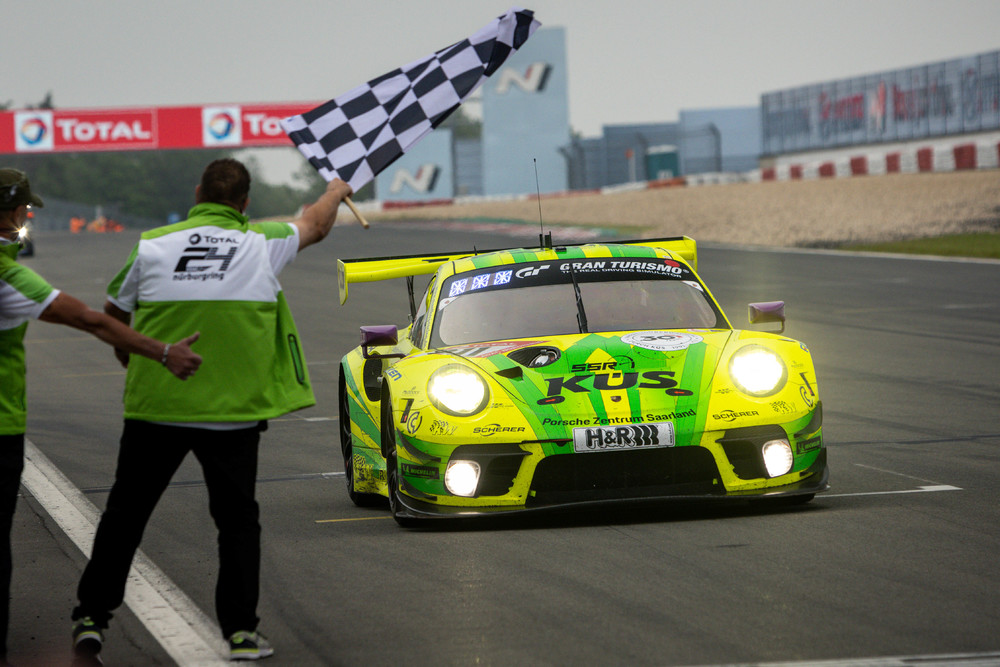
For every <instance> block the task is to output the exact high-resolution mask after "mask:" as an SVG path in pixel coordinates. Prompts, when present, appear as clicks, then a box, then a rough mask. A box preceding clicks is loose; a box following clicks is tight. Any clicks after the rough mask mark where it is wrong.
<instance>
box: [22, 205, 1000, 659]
mask: <svg viewBox="0 0 1000 667" xmlns="http://www.w3.org/2000/svg"><path fill="white" fill-rule="evenodd" d="M536 231H537V230H533V229H530V228H529V229H528V230H526V232H527V235H526V236H521V237H519V238H517V237H511V236H510V235H503V234H495V233H489V234H486V233H482V232H474V231H469V230H467V229H463V228H462V226H461V225H457V226H456V225H449V226H448V227H433V226H428V225H421V226H414V225H410V226H407V225H404V224H400V223H394V224H389V223H386V224H377V223H376V224H375V225H373V227H372V228H371V229H370V230H368V231H364V230H361V229H360V228H359V227H357V226H356V225H353V224H350V225H346V226H343V227H341V226H337V227H335V229H334V231H333V233H332V235H331V237H330V238H328V239H327V240H326V241H325V242H324V243H323V244H321V245H320V246H317V247H315V248H311V249H309V250H307V251H306V252H305V253H304V254H303V255H301V256H300V257H299V258H298V259H297V260H296V262H295V264H293V265H292V266H291V267H289V269H287V270H286V272H285V273H284V274H283V276H282V283H283V285H284V286H285V289H286V293H287V294H288V296H289V301H290V302H291V305H292V309H293V312H295V313H296V317H297V320H298V324H299V328H300V331H301V333H302V335H303V338H304V344H305V348H306V353H307V357H308V360H309V370H310V373H311V376H312V380H313V383H314V385H315V389H316V394H317V399H318V404H317V405H316V406H315V407H313V408H310V409H308V410H304V411H302V412H300V413H296V414H293V415H289V416H287V417H285V418H282V419H278V420H274V421H272V422H271V424H270V429H269V431H268V432H267V433H265V434H264V438H263V444H262V448H261V464H260V473H259V484H258V490H259V500H260V503H261V509H262V524H263V528H264V537H263V550H264V553H263V564H262V570H263V576H262V579H263V585H262V591H261V601H260V607H259V613H260V615H261V617H262V619H263V620H262V623H261V630H262V631H263V632H265V633H266V634H267V635H268V636H269V637H270V638H271V640H272V643H273V644H274V645H275V648H276V654H275V656H274V657H273V658H270V659H269V660H268V661H267V663H266V664H268V665H271V666H273V667H276V666H278V665H296V666H298V665H386V666H388V665H396V664H404V663H405V664H409V665H472V664H478V665H514V664H516V665H570V664H573V665H609V664H631V665H709V664H713V665H714V664H732V663H772V662H781V661H797V662H801V663H811V662H816V661H832V660H836V661H840V662H839V664H845V663H846V662H847V661H851V660H853V661H856V664H860V663H858V662H857V661H859V660H861V659H863V658H874V659H877V660H876V661H875V662H869V663H865V664H913V663H915V662H920V663H921V664H927V663H934V664H955V663H962V662H975V664H996V663H997V662H1000V638H998V631H1000V605H998V602H1000V593H998V592H1000V567H997V562H998V560H997V554H998V553H1000V509H998V508H1000V503H998V500H1000V491H998V483H997V476H998V473H997V471H998V470H1000V423H998V420H997V415H998V409H997V406H998V404H1000V384H998V381H997V372H998V370H1000V337H998V335H997V334H998V332H1000V263H992V262H960V261H936V260H931V259H896V258H885V257H875V256H858V255H847V254H845V255H841V254H835V253H822V252H802V251H781V250H777V251H774V250H766V249H755V250H746V249H737V248H723V247H719V246H707V245H705V246H703V247H702V248H701V251H700V254H699V264H700V266H699V268H700V272H701V274H702V276H703V277H704V278H705V280H706V282H707V283H708V284H709V286H710V287H711V288H712V289H713V290H714V292H715V294H716V297H717V298H718V299H719V300H720V301H721V303H722V305H723V307H724V309H725V310H726V311H727V313H728V314H729V316H730V319H731V320H732V321H733V323H734V325H736V326H743V325H745V322H746V314H745V313H746V303H747V302H750V301H763V300H773V299H784V300H785V301H786V302H787V312H788V316H789V324H788V329H787V334H788V335H790V336H792V337H795V338H798V339H800V340H803V341H805V342H807V343H808V345H809V346H810V348H811V350H812V352H813V355H814V358H815V361H816V365H817V373H818V376H819V381H820V392H821V396H822V399H823V402H824V407H825V410H824V413H825V418H826V419H825V424H824V426H825V428H824V432H825V435H826V444H827V446H828V447H829V459H830V466H831V471H832V475H831V483H832V489H831V490H830V491H829V492H828V493H826V494H823V495H821V496H819V497H817V498H816V499H815V500H814V501H813V502H812V503H810V504H809V505H806V506H803V507H798V508H791V509H775V508H769V509H768V508H760V507H755V506H749V505H735V506H734V505H728V504H727V505H710V506H705V505H689V504H684V505H678V504H672V505H667V506H658V507H651V508H643V509H641V510H634V509H632V510H627V511H621V510H607V511H599V512H587V513H580V514H570V515H567V516H547V517H534V518H530V519H511V520H503V521H493V522H490V523H483V524H472V525H465V526H459V527H454V528H447V529H433V530H405V529H402V528H399V527H398V526H397V525H396V524H395V522H394V521H392V519H391V518H389V516H388V513H387V512H386V511H385V510H381V509H358V508H355V507H354V506H353V505H352V504H351V503H350V501H349V500H348V498H347V495H346V493H345V491H344V480H343V477H342V474H341V473H342V471H343V465H342V462H341V460H340V458H339V454H338V448H337V428H338V422H337V402H336V391H337V386H336V383H337V364H338V361H339V359H340V356H341V355H342V354H343V353H344V352H345V351H346V350H348V349H349V348H351V347H353V346H354V345H356V344H357V342H358V338H359V336H358V326H359V325H362V324H381V323H389V322H393V323H396V324H400V325H402V324H405V315H404V313H405V303H406V300H405V290H404V289H403V287H402V283H401V281H400V282H390V283H383V284H368V285H360V286H357V287H356V288H352V294H351V299H350V300H349V301H348V304H347V305H346V306H344V307H340V306H339V305H338V298H337V288H336V263H335V259H336V258H337V257H364V256H383V255H393V254H408V253H414V252H421V251H434V252H439V251H449V250H465V249H469V248H471V247H473V245H475V246H476V247H478V248H480V249H482V248H496V247H509V246H513V245H522V244H534V243H536V242H537V234H536V233H535V232H536ZM555 237H556V241H557V242H558V241H559V240H560V237H559V233H558V232H556V234H555ZM135 240H136V234H135V233H134V232H125V233H122V234H118V235H106V236H105V235H80V236H73V235H70V234H68V233H57V232H50V233H48V234H42V235H40V236H39V237H38V243H37V255H36V257H34V258H31V259H28V260H26V262H27V263H28V264H29V265H31V266H33V267H35V268H36V269H37V270H38V271H39V272H41V273H42V274H43V275H45V276H46V277H47V278H48V279H49V280H50V281H51V282H52V283H54V284H55V285H57V286H59V287H61V288H63V289H66V290H67V291H69V292H70V293H71V294H73V295H75V296H77V297H79V298H82V299H83V300H85V301H86V302H87V303H89V304H91V305H92V306H95V307H100V305H101V304H102V303H103V294H104V288H105V286H106V284H107V282H108V280H109V279H110V278H111V277H112V276H113V275H114V273H115V272H116V271H117V269H118V268H119V267H120V266H121V264H122V263H123V262H124V260H125V257H126V255H127V254H128V252H129V250H130V249H131V246H132V244H133V243H134V242H135ZM234 344H238V341H234ZM28 363H29V406H30V412H31V416H30V418H29V428H28V439H29V440H30V441H31V443H33V445H34V446H35V447H37V450H38V451H39V452H41V454H42V455H43V457H44V460H41V459H40V460H39V462H40V463H44V462H45V461H47V462H50V463H51V465H52V466H53V468H54V469H55V470H57V471H59V472H60V473H61V474H62V475H64V476H65V479H66V480H67V483H68V484H69V485H70V487H71V489H78V490H79V491H80V492H82V494H81V495H80V497H82V498H84V499H85V500H86V501H87V502H88V503H91V504H92V506H93V507H94V508H100V507H102V506H103V503H104V502H105V500H106V498H107V491H108V489H109V487H110V485H111V483H112V480H113V472H114V466H115V458H116V453H117V439H118V437H119V434H120V430H121V391H122V386H123V381H124V374H123V371H122V370H121V369H120V368H119V367H118V366H117V365H116V363H115V361H114V359H113V357H112V355H111V351H110V350H109V349H108V348H106V347H105V346H103V345H102V344H100V343H98V342H97V341H96V340H94V339H92V338H90V337H88V336H86V335H84V334H82V333H80V332H77V331H74V330H71V329H67V328H65V327H57V326H54V325H50V324H44V323H34V324H32V325H31V327H29V335H28ZM206 363H210V360H206ZM234 390H238V388H234ZM31 468H32V471H35V470H36V469H37V466H35V465H34V464H32V466H31ZM52 504H53V503H52V502H51V500H47V501H44V502H43V501H42V500H39V499H38V498H35V497H34V496H33V495H32V494H31V493H30V492H28V491H26V490H25V492H24V493H23V495H22V498H21V499H20V502H19V505H18V514H17V517H16V521H15V527H14V534H13V539H14V545H15V547H14V549H15V574H14V588H13V600H12V615H13V618H12V621H11V633H10V658H11V660H12V662H13V663H14V664H16V665H22V666H24V665H53V664H56V665H58V664H69V662H70V651H69V625H70V624H69V613H70V609H71V607H72V605H73V603H74V598H75V596H74V590H75V585H76V581H77V578H78V576H79V573H80V570H81V568H82V566H83V564H84V563H85V555H84V553H82V552H81V550H80V548H79V547H78V546H76V542H74V539H75V538H73V537H72V536H70V535H68V534H67V533H66V532H65V531H64V530H63V529H62V528H61V527H60V524H59V523H57V521H56V519H54V518H53V516H52V514H51V513H55V514H59V513H60V512H61V510H62V509H65V507H66V505H67V504H66V503H60V502H55V503H54V504H55V506H56V507H55V509H51V505H52ZM50 512H51V513H50ZM214 545H215V531H214V527H213V526H212V524H211V519H210V518H209V515H208V510H207V501H206V493H205V489H204V486H203V485H202V483H201V472H200V470H199V469H198V467H197V464H196V463H195V462H194V461H193V458H191V457H189V460H188V461H186V462H185V463H184V465H183V466H182V468H181V470H180V471H179V472H178V474H177V475H176V477H175V478H174V484H173V485H172V486H171V488H169V489H168V491H167V492H166V494H165V496H164V498H163V499H162V500H161V502H160V504H159V507H158V508H157V511H156V513H155V514H154V516H153V520H152V522H151V523H150V525H149V528H148V529H147V532H146V535H145V538H144V541H143V545H142V552H143V553H144V554H145V556H146V558H147V559H148V563H149V564H151V565H152V567H153V570H152V572H153V574H152V575H150V576H148V577H146V579H143V581H145V582H146V583H147V584H149V585H151V586H152V587H153V588H154V589H159V590H166V592H167V594H169V595H173V594H176V595H178V596H179V597H181V598H183V599H186V600H189V601H190V604H191V605H192V607H193V617H194V618H195V624H197V622H198V619H201V620H202V621H204V624H203V627H201V628H199V629H198V632H200V633H201V634H202V635H204V634H205V633H206V632H207V633H208V635H209V636H210V635H211V632H213V631H214V628H213V627H212V622H213V621H212V620H211V619H214V607H213V587H214V578H215V572H216V556H215V546H214ZM140 583H141V582H140ZM172 586H175V588H173V587H172ZM136 587H139V584H138V583H137V584H135V585H133V584H132V583H130V590H131V589H132V588H136ZM144 604H145V605H148V604H150V603H148V602H141V603H137V607H142V606H143V605H144ZM153 606H154V607H155V604H154V605H153ZM161 611H162V610H161V609H159V608H157V609H154V610H153V611H152V613H151V612H150V610H149V609H148V608H147V609H141V608H140V609H138V610H132V609H127V608H125V607H123V608H122V609H120V610H119V613H118V614H117V615H116V617H115V619H114V620H113V621H112V628H111V630H110V631H109V633H108V638H107V645H106V648H105V651H104V659H105V664H108V665H161V664H166V665H169V664H174V663H175V662H178V661H179V662H181V663H184V664H218V660H219V659H220V658H219V657H218V656H217V655H215V654H212V655H210V656H209V657H208V658H207V659H202V658H195V657H191V655H192V654H190V653H184V652H183V651H182V652H180V653H174V652H170V651H172V650H173V649H170V650H168V649H166V648H163V646H161V640H160V639H158V638H157V637H156V636H154V631H150V630H147V627H148V625H149V624H148V623H147V622H146V621H145V620H142V619H143V618H148V617H150V615H152V616H153V617H156V616H158V615H159V616H162V615H163V614H161V613H160V612H161ZM190 617H192V612H191V610H188V615H187V617H186V618H190ZM154 625H155V624H154ZM167 627H168V628H170V627H171V626H170V622H169V620H168V622H167ZM155 632H157V633H159V632H161V630H156V631H155ZM168 633H169V630H168ZM196 634H197V633H196ZM164 641H166V643H167V644H168V645H169V637H168V638H167V639H166V640H164ZM207 641H208V643H209V644H210V645H211V647H212V650H211V651H210V653H212V651H214V650H215V649H219V648H221V643H219V641H218V639H216V638H210V639H208V640H207ZM178 656H180V657H178ZM900 656H902V658H900ZM963 656H964V657H963Z"/></svg>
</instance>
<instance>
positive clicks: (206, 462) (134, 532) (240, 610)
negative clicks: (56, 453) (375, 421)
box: [73, 420, 266, 637]
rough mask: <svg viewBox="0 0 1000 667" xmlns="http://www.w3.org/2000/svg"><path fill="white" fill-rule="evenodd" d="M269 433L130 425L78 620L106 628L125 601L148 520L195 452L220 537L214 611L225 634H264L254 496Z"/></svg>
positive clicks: (79, 590)
mask: <svg viewBox="0 0 1000 667" xmlns="http://www.w3.org/2000/svg"><path fill="white" fill-rule="evenodd" d="M261 424H262V425H265V424H266V422H261ZM264 427H265V426H262V427H255V428H250V429H241V430H237V431H212V430H207V429H200V428H184V427H177V426H161V425H157V424H151V423H149V422H143V421H135V420H125V429H124V432H123V433H122V438H121V448H120V450H119V452H118V468H117V470H116V472H115V482H114V485H113V486H112V487H111V493H110V495H109V496H108V502H107V505H106V507H105V510H104V513H103V514H102V515H101V522H100V524H99V525H98V527H97V535H96V536H95V538H94V548H93V551H92V552H91V556H90V562H89V563H88V564H87V567H86V568H85V569H84V572H83V576H82V577H81V579H80V585H79V587H78V588H77V598H78V599H79V602H80V604H79V606H77V607H76V608H75V609H74V610H73V619H74V620H76V619H78V618H82V617H84V616H90V617H91V618H92V619H93V620H94V622H95V623H97V624H98V625H99V626H100V627H107V624H108V620H109V619H110V618H111V616H112V614H111V612H112V610H114V609H117V608H118V606H119V605H121V603H122V601H123V600H124V598H125V582H126V580H127V578H128V571H129V567H130V566H131V564H132V558H133V556H134V555H135V551H136V549H138V547H139V543H140V541H141V540H142V534H143V531H144V530H145V528H146V524H147V522H148V521H149V517H150V515H151V514H152V513H153V509H154V508H155V507H156V503H157V502H158V501H159V499H160V496H161V495H162V494H163V491H164V490H165V489H166V488H167V485H168V484H169V482H170V479H171V477H173V475H174V473H175V472H176V471H177V468H178V467H179V466H180V464H181V461H183V460H184V457H185V456H186V455H187V453H188V452H189V451H191V452H194V455H195V457H196V458H197V459H198V462H199V463H200V464H201V468H202V471H203V473H204V476H205V485H206V486H207V487H208V508H209V512H210V513H211V515H212V518H213V519H214V520H215V525H216V527H217V528H218V531H219V539H218V544H219V577H218V580H217V581H216V587H215V611H216V615H217V616H218V619H219V625H220V626H221V628H222V634H223V636H224V637H228V636H229V635H231V634H232V633H234V632H236V631H238V630H249V631H253V630H255V629H256V628H257V623H258V622H259V620H260V619H259V618H258V617H257V598H258V593H259V588H260V523H259V520H258V519H259V509H258V506H257V501H256V499H255V497H254V491H255V486H256V481H257V446H258V444H259V442H260V432H261V430H262V429H263V428H264Z"/></svg>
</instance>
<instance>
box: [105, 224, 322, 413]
mask: <svg viewBox="0 0 1000 667" xmlns="http://www.w3.org/2000/svg"><path fill="white" fill-rule="evenodd" d="M293 237H294V228H293V227H292V226H291V225H289V224H287V223H275V222H272V223H257V224H252V225H251V224H249V222H248V219H247V218H246V217H245V216H243V215H242V214H240V213H239V212H238V211H236V210H235V209H233V208H231V207H228V206H223V205H220V204H199V205H197V206H195V207H194V208H192V209H191V212H190V214H189V217H188V219H187V220H185V221H183V222H179V223H176V224H173V225H168V226H166V227H160V228H157V229H154V230H151V231H147V232H145V233H143V234H142V237H141V239H140V241H139V243H138V244H137V245H136V247H135V249H133V251H132V254H131V255H130V257H129V259H128V262H127V263H126V265H125V267H124V268H122V270H121V271H120V272H119V273H118V275H117V276H116V277H115V278H114V280H112V282H111V284H110V285H109V287H108V298H109V300H110V301H111V302H112V303H115V304H116V305H118V306H119V307H121V308H122V309H123V310H126V311H129V312H131V311H132V310H133V309H134V320H133V326H134V327H135V328H136V330H137V331H140V332H141V333H143V334H145V335H147V336H150V337H152V338H156V339H158V340H161V341H164V342H176V341H177V340H179V339H181V338H183V337H184V336H187V335H190V334H192V333H194V332H195V331H200V332H201V338H200V339H199V340H198V341H197V342H196V343H195V344H194V346H193V349H194V350H195V351H196V352H197V353H198V354H200V355H202V357H203V359H204V361H203V363H202V365H201V368H200V369H199V370H198V372H197V373H195V375H194V376H193V377H191V378H189V379H188V380H186V381H182V380H179V379H178V378H176V377H175V376H173V375H172V374H171V373H168V372H166V370H165V369H164V368H162V367H161V366H160V363H159V361H156V360H152V359H147V358H145V357H139V356H137V355H133V356H132V358H131V359H130V361H129V367H128V375H127V378H126V381H125V418H126V419H140V420H145V421H159V422H242V421H257V420H263V419H270V418H273V417H277V416H279V415H282V414H285V413H287V412H290V411H293V410H298V409H300V408H304V407H308V406H310V405H314V404H315V402H316V399H315V397H314V396H313V391H312V386H311V384H310V382H309V373H308V371H307V369H306V364H305V356H304V354H303V351H302V346H301V344H300V342H299V336H298V331H297V330H296V328H295V322H294V321H293V319H292V314H291V311H290V310H289V308H288V304H287V302H286V301H285V296H284V293H283V292H282V290H281V285H280V284H279V283H278V279H277V276H276V274H275V272H274V271H273V270H272V268H271V263H270V260H269V258H268V257H269V256H268V249H267V244H269V243H292V242H295V243H297V242H296V241H295V240H294V238H293ZM293 256H294V254H293ZM279 269H280V267H279Z"/></svg>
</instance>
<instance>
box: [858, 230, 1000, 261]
mask: <svg viewBox="0 0 1000 667" xmlns="http://www.w3.org/2000/svg"><path fill="white" fill-rule="evenodd" d="M840 248H841V250H859V251H863V252H897V253H907V254H915V255H943V256H946V257H986V258H991V259H1000V233H988V232H984V233H981V234H954V235H950V236H934V237H930V238H923V239H910V240H908V241H889V242H886V243H859V244H848V245H843V246H840Z"/></svg>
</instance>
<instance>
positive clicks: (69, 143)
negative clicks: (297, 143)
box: [0, 102, 317, 154]
mask: <svg viewBox="0 0 1000 667" xmlns="http://www.w3.org/2000/svg"><path fill="white" fill-rule="evenodd" d="M316 104H317V103H316V102H292V103H282V104H213V105H204V106H184V107H149V108H120V109H24V110H20V111H18V110H15V111H3V112H0V154H9V153H68V152H78V151H123V150H158V149H170V148H219V147H227V148H236V147H252V146H290V145H292V144H291V141H289V139H288V136H287V135H286V134H285V132H284V131H283V130H282V129H281V125H280V124H279V121H280V120H281V119H282V118H286V117H288V116H290V115H294V114H300V113H303V112H305V111H308V110H309V109H312V108H313V107H315V106H316Z"/></svg>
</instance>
